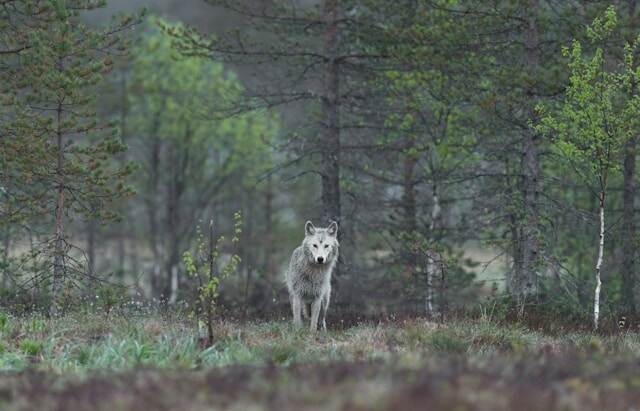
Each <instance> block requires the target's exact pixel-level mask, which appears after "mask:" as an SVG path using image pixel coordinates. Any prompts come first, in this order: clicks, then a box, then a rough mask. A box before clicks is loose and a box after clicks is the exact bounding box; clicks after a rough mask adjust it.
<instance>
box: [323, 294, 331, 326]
mask: <svg viewBox="0 0 640 411" xmlns="http://www.w3.org/2000/svg"><path fill="white" fill-rule="evenodd" d="M329 301H331V289H329V291H327V293H326V294H325V295H324V297H323V298H322V331H327V310H328V309H329Z"/></svg>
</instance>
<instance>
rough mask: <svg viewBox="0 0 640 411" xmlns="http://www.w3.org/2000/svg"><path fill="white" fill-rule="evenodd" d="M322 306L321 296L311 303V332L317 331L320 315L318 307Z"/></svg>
mask: <svg viewBox="0 0 640 411" xmlns="http://www.w3.org/2000/svg"><path fill="white" fill-rule="evenodd" d="M321 306H322V296H320V297H318V298H316V299H315V300H313V302H312V303H311V326H310V328H311V332H312V333H315V332H316V331H318V317H319V316H320V307H321Z"/></svg>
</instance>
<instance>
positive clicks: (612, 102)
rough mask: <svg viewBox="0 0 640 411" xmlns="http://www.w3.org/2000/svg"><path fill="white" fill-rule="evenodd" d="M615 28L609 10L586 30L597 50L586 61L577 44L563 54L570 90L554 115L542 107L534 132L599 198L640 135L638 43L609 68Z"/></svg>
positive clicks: (626, 46) (626, 48)
mask: <svg viewBox="0 0 640 411" xmlns="http://www.w3.org/2000/svg"><path fill="white" fill-rule="evenodd" d="M616 24H617V18H616V14H615V11H614V9H613V8H612V7H611V8H609V9H607V12H606V13H605V14H604V16H603V17H601V18H598V19H596V20H595V21H594V23H593V25H592V26H591V27H590V28H589V30H588V37H589V39H590V40H591V43H592V44H593V45H594V46H596V48H595V51H594V52H593V55H592V56H588V55H585V52H584V51H583V46H582V44H581V43H580V42H579V41H577V40H575V41H574V42H573V44H572V46H571V48H565V49H564V51H563V54H564V55H565V56H566V57H567V58H568V60H569V62H568V68H569V71H570V73H571V74H570V77H569V85H568V87H567V90H566V97H565V99H564V102H563V103H562V104H561V106H560V107H559V108H558V110H556V111H553V112H552V111H550V110H549V109H548V108H546V107H543V106H540V107H539V112H540V114H541V122H540V125H539V126H538V129H539V130H540V131H541V132H543V133H545V134H547V135H549V136H550V137H551V138H552V140H553V142H554V145H553V147H554V148H555V150H556V151H557V153H558V154H559V156H560V158H562V159H564V160H565V161H566V162H567V164H568V165H570V167H571V169H572V170H574V171H575V172H576V173H577V174H578V176H579V177H580V178H581V179H582V180H583V182H584V183H585V184H587V185H589V186H590V187H591V188H592V189H593V190H594V191H595V192H597V193H598V194H599V193H600V192H606V189H607V183H608V181H609V176H610V174H611V173H615V172H617V171H618V170H619V167H620V163H621V161H620V159H621V153H622V148H623V146H624V143H625V142H626V141H627V140H628V139H629V138H630V137H631V136H634V135H635V134H637V133H638V130H639V125H640V123H639V122H638V121H639V120H638V115H637V113H638V110H639V109H640V97H638V95H637V93H635V91H634V88H635V84H637V82H638V80H640V77H639V73H638V72H637V71H636V70H635V69H634V67H635V65H636V63H635V60H637V57H636V55H637V52H636V50H637V48H638V42H637V41H635V42H634V43H633V44H626V45H625V47H624V49H625V57H624V63H622V64H620V65H619V66H617V67H613V68H612V67H610V65H611V63H609V62H608V60H607V51H608V49H607V48H606V40H607V39H608V38H609V36H610V35H611V32H612V30H613V29H614V28H615V26H616Z"/></svg>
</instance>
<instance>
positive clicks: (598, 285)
mask: <svg viewBox="0 0 640 411" xmlns="http://www.w3.org/2000/svg"><path fill="white" fill-rule="evenodd" d="M604 200H605V194H604V192H601V193H600V237H599V238H600V241H599V243H598V261H597V262H596V290H595V296H594V299H593V329H594V330H597V329H598V320H599V317H600V288H601V287H602V281H601V279H600V270H601V268H602V258H603V254H604Z"/></svg>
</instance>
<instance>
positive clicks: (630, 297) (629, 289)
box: [621, 0, 637, 315]
mask: <svg viewBox="0 0 640 411" xmlns="http://www.w3.org/2000/svg"><path fill="white" fill-rule="evenodd" d="M635 14H636V0H631V1H629V2H628V18H629V22H630V24H629V25H630V32H631V33H633V34H632V36H635V34H636V32H635V28H636V26H637V17H636V15H635ZM629 40H631V41H633V40H634V39H633V38H630V39H629ZM636 89H637V85H636V84H634V85H633V91H632V93H634V94H635V93H636ZM636 146H637V136H632V137H631V138H630V139H629V141H627V143H626V147H625V153H624V164H623V176H624V183H623V185H624V195H623V203H622V208H623V210H622V220H623V224H622V290H621V291H622V309H623V311H624V312H625V313H626V314H628V315H633V314H635V312H636V301H635V292H634V291H635V288H636V223H635V212H636V211H635V198H636V148H637V147H636Z"/></svg>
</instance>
